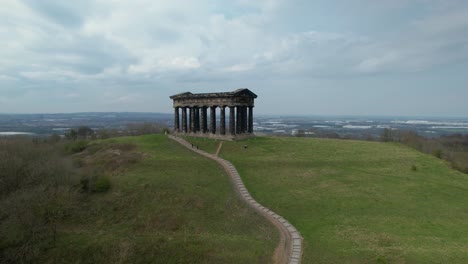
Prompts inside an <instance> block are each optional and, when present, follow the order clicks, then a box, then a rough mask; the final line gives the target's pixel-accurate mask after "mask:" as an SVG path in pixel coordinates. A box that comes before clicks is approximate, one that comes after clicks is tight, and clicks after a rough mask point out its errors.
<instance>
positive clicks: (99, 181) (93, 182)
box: [80, 175, 111, 193]
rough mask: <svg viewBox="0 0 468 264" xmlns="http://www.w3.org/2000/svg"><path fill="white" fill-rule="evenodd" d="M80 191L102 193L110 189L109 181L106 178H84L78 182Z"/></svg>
mask: <svg viewBox="0 0 468 264" xmlns="http://www.w3.org/2000/svg"><path fill="white" fill-rule="evenodd" d="M80 186H81V190H82V191H83V192H92V193H103V192H107V191H108V190H109V189H110V187H111V181H110V178H109V177H108V176H94V175H93V176H85V177H83V178H81V180H80Z"/></svg>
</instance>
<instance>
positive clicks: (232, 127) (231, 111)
mask: <svg viewBox="0 0 468 264" xmlns="http://www.w3.org/2000/svg"><path fill="white" fill-rule="evenodd" d="M235 110H236V108H235V107H234V106H230V107H229V133H230V134H231V135H235V134H236V117H235V115H236V112H235Z"/></svg>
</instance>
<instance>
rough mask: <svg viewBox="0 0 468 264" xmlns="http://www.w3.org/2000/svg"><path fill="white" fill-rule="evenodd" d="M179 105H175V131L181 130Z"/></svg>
mask: <svg viewBox="0 0 468 264" xmlns="http://www.w3.org/2000/svg"><path fill="white" fill-rule="evenodd" d="M179 130H180V127H179V107H177V106H176V107H174V132H179Z"/></svg>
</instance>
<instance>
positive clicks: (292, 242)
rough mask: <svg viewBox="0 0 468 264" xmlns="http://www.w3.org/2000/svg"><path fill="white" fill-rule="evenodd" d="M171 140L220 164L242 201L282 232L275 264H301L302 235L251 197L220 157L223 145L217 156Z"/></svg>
mask: <svg viewBox="0 0 468 264" xmlns="http://www.w3.org/2000/svg"><path fill="white" fill-rule="evenodd" d="M169 138H171V139H173V140H175V141H177V142H179V143H180V144H181V145H183V146H185V147H186V148H188V149H191V150H192V151H194V152H196V153H198V154H200V155H202V156H205V157H207V158H209V159H212V160H214V161H216V162H217V163H218V164H220V165H221V166H222V167H223V168H224V170H225V171H226V172H227V174H228V175H229V178H230V179H231V182H232V184H233V185H234V188H235V190H236V192H237V193H238V194H239V196H240V197H241V199H242V200H243V201H244V202H246V203H247V204H248V205H249V206H251V207H252V208H253V209H254V210H255V211H257V212H258V213H260V214H261V215H263V216H264V217H265V218H266V219H268V221H270V222H271V223H272V224H273V225H275V226H276V228H277V229H278V231H279V232H280V243H279V245H278V246H277V247H276V249H275V253H274V256H273V261H274V263H278V264H279V263H288V264H299V263H301V259H302V249H303V243H302V242H303V241H302V237H301V235H300V234H299V232H298V231H297V229H296V228H295V227H294V226H293V225H291V224H290V223H289V222H288V221H287V220H286V219H284V218H283V217H281V216H280V215H278V214H276V213H275V212H273V211H271V210H270V209H268V208H266V207H264V206H263V205H261V204H259V203H258V202H257V201H255V200H254V199H253V198H252V196H250V194H249V192H248V191H247V189H246V188H245V185H244V183H243V182H242V179H241V178H240V175H239V173H238V172H237V170H236V168H235V167H234V165H232V163H231V162H229V161H227V160H225V159H222V158H220V157H218V153H219V150H220V149H221V146H222V144H220V146H219V147H218V151H217V153H216V154H210V153H208V152H205V151H203V150H200V149H196V148H194V147H193V145H192V144H190V143H188V142H187V141H185V140H184V139H183V138H180V137H175V136H172V135H169Z"/></svg>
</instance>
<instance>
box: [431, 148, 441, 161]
mask: <svg viewBox="0 0 468 264" xmlns="http://www.w3.org/2000/svg"><path fill="white" fill-rule="evenodd" d="M432 154H433V155H434V156H435V157H436V158H439V159H441V158H442V150H440V149H436V150H434V151H433V152H432Z"/></svg>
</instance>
